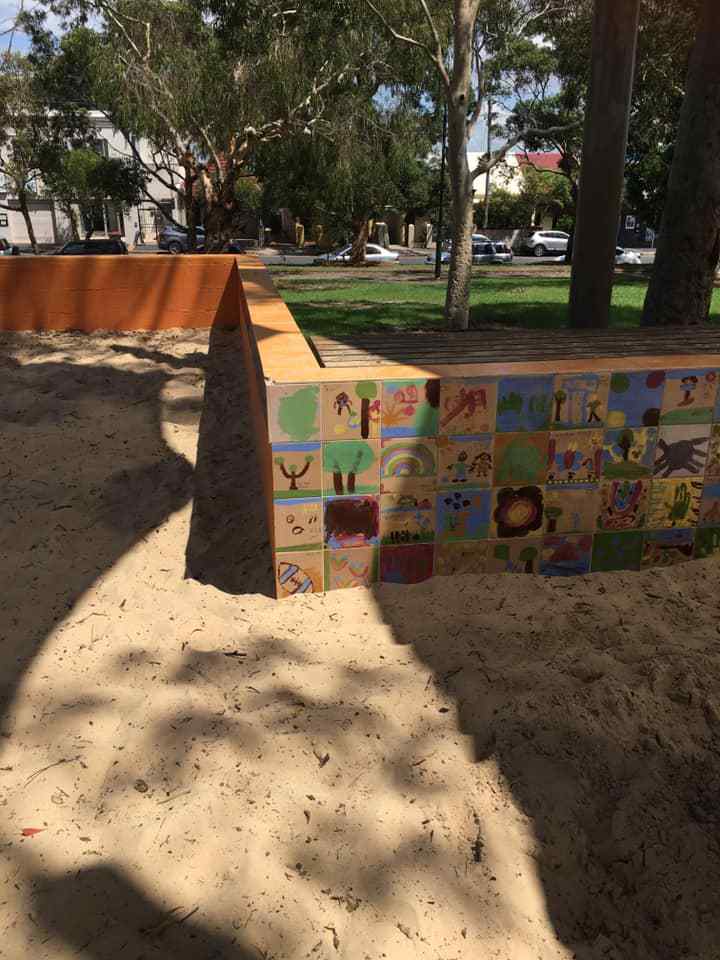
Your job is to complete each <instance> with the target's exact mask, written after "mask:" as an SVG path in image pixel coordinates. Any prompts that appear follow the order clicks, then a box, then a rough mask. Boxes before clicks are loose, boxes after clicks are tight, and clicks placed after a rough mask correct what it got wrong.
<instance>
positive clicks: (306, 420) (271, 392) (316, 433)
mask: <svg viewBox="0 0 720 960" xmlns="http://www.w3.org/2000/svg"><path fill="white" fill-rule="evenodd" d="M267 397H268V428H269V432H270V442H271V443H282V442H287V443H307V441H308V440H319V439H320V387H318V386H315V385H310V386H298V385H297V384H296V385H292V384H277V383H275V384H271V385H270V386H269V387H268V388H267Z"/></svg>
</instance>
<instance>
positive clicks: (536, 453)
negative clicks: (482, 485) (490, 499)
mask: <svg viewBox="0 0 720 960" xmlns="http://www.w3.org/2000/svg"><path fill="white" fill-rule="evenodd" d="M494 461H495V469H494V474H493V476H494V481H493V482H494V485H495V486H497V487H500V486H504V485H505V484H507V483H544V482H545V475H546V473H547V462H548V434H547V433H498V434H497V435H496V437H495V448H494Z"/></svg>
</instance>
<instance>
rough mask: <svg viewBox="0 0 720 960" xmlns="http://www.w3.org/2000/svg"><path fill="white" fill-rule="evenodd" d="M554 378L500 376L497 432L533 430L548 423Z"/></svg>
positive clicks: (537, 429) (541, 428)
mask: <svg viewBox="0 0 720 960" xmlns="http://www.w3.org/2000/svg"><path fill="white" fill-rule="evenodd" d="M553 380H554V378H553V377H552V375H550V376H537V377H503V378H502V379H501V380H500V381H499V383H498V398H497V424H496V427H495V429H496V431H497V432H498V433H519V432H520V431H529V432H531V433H532V432H536V431H539V430H547V429H549V425H550V413H551V406H552V392H553Z"/></svg>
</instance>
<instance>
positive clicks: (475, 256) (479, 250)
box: [472, 242, 513, 263]
mask: <svg viewBox="0 0 720 960" xmlns="http://www.w3.org/2000/svg"><path fill="white" fill-rule="evenodd" d="M472 262H473V263H512V262H513V252H512V250H511V249H510V247H508V246H507V244H505V243H490V242H488V243H473V247H472Z"/></svg>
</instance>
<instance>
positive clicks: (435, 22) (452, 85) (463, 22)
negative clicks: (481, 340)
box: [365, 0, 559, 329]
mask: <svg viewBox="0 0 720 960" xmlns="http://www.w3.org/2000/svg"><path fill="white" fill-rule="evenodd" d="M365 2H366V3H367V6H368V7H369V8H370V9H371V10H372V11H373V12H374V14H375V15H376V16H377V17H378V19H379V20H380V22H381V23H382V24H383V25H384V26H385V28H386V30H387V31H388V33H389V34H390V35H391V36H392V37H393V39H394V40H395V41H396V42H398V43H401V44H403V45H405V46H408V47H413V48H415V49H419V50H421V51H422V52H423V53H424V54H425V55H426V57H427V58H428V60H429V62H430V65H431V69H432V70H433V71H434V73H435V75H436V78H439V82H440V85H441V88H442V91H443V96H444V98H445V99H446V101H447V107H448V167H449V171H450V183H451V194H452V209H453V221H454V231H453V246H452V255H451V259H450V270H449V274H448V288H447V296H446V301H445V317H446V320H447V322H448V324H449V326H450V327H452V328H455V329H467V327H468V325H469V310H470V280H471V274H472V239H471V234H472V226H473V182H474V180H475V178H476V177H478V176H480V175H481V174H484V173H485V174H489V173H490V171H491V170H492V169H493V168H494V167H496V166H497V164H498V163H500V162H502V160H503V159H504V157H505V156H506V155H507V153H508V151H509V150H511V149H512V148H513V147H514V146H516V145H517V144H518V143H520V142H522V141H524V140H526V139H527V138H529V137H533V136H535V137H537V136H540V135H542V134H546V135H548V136H549V135H551V134H552V133H553V132H559V131H555V130H554V129H550V130H544V129H540V128H538V126H537V123H536V121H535V113H536V110H537V108H538V106H539V105H540V104H541V103H542V101H543V98H544V96H545V93H546V90H547V85H548V83H549V80H550V77H551V74H552V68H553V56H552V53H551V52H550V51H547V50H546V49H545V48H543V47H541V46H540V45H538V44H537V43H535V42H533V37H534V35H535V33H536V31H537V23H538V22H539V21H540V19H541V18H542V17H543V15H544V14H545V13H546V5H545V4H542V3H539V2H536V0H453V2H452V4H451V5H449V4H448V3H447V2H445V0H419V2H420V10H421V14H422V15H419V12H418V8H417V4H416V3H415V2H414V0H406V2H405V3H402V2H400V3H398V2H397V0H393V3H392V4H390V2H389V0H385V3H382V2H381V0H365ZM381 8H382V9H381ZM388 8H389V9H388ZM390 9H391V10H392V12H390ZM386 10H387V12H386ZM450 52H451V54H452V55H450ZM503 96H511V97H512V100H513V106H514V110H513V114H512V117H511V120H510V122H509V124H508V129H507V139H506V140H505V142H504V144H503V145H502V146H501V147H499V148H497V149H488V151H487V152H486V154H485V155H484V156H483V158H482V159H481V160H480V162H479V164H478V166H477V167H476V169H475V170H470V167H469V164H468V158H467V150H468V143H469V141H470V138H471V137H472V134H473V130H474V128H475V126H476V124H477V122H478V120H479V119H480V116H481V114H482V111H483V106H484V104H485V103H486V101H487V99H488V98H489V97H492V99H493V101H497V100H498V99H499V98H502V97H503Z"/></svg>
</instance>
